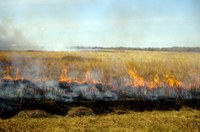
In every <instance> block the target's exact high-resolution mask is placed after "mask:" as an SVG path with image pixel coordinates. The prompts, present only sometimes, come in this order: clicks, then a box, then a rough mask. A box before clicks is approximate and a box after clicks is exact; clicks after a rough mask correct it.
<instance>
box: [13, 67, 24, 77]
mask: <svg viewBox="0 0 200 132" xmlns="http://www.w3.org/2000/svg"><path fill="white" fill-rule="evenodd" d="M14 80H24V76H23V75H22V74H21V73H20V72H19V69H18V68H17V69H16V72H15V78H14Z"/></svg>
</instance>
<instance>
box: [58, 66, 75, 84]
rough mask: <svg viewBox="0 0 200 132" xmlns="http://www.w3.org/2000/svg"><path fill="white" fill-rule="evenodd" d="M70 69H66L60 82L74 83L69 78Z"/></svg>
mask: <svg viewBox="0 0 200 132" xmlns="http://www.w3.org/2000/svg"><path fill="white" fill-rule="evenodd" d="M67 74H68V69H67V67H64V68H63V70H62V72H61V74H60V79H59V81H60V82H68V83H71V82H72V79H71V78H70V77H68V75H67Z"/></svg>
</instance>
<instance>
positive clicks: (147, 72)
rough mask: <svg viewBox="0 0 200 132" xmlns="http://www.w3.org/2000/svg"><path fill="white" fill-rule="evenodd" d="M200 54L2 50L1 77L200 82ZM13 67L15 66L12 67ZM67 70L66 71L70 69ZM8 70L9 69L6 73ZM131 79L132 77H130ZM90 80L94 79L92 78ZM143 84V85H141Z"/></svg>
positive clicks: (0, 60) (158, 82)
mask: <svg viewBox="0 0 200 132" xmlns="http://www.w3.org/2000/svg"><path fill="white" fill-rule="evenodd" d="M199 60H200V54H199V53H195V52H164V51H126V50H124V51H123V52H122V51H119V50H114V51H110V50H107V51H71V52H70V51H67V52H39V51H38V52H34V51H27V52H25V51H24V52H3V51H2V52H0V66H1V69H0V77H1V78H3V76H5V75H6V74H7V75H9V76H12V77H15V76H16V71H18V73H19V74H20V75H21V76H23V78H28V79H36V78H37V79H50V80H51V79H53V80H59V79H60V77H61V74H62V73H64V74H65V75H66V76H67V77H70V79H71V80H79V81H81V80H84V79H85V74H86V73H87V72H89V73H90V75H91V78H92V79H93V80H96V81H98V82H104V83H113V82H114V81H117V82H121V83H131V81H132V80H131V79H135V85H136V83H138V85H140V82H141V81H142V83H145V84H147V85H151V84H154V85H156V83H157V85H159V84H163V83H167V84H170V83H171V85H179V84H183V85H186V86H191V85H192V86H193V85H194V86H199V85H200V61H199ZM8 66H12V68H10V69H9V68H8ZM65 69H66V70H67V71H66V70H65ZM5 70H7V72H5ZM130 78H131V79H130ZM87 81H91V80H90V78H89V79H88V80H87ZM170 81H171V82H170ZM141 85H142V84H141Z"/></svg>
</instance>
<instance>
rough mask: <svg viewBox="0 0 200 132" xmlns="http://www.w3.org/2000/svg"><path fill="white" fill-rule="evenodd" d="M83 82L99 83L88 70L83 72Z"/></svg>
mask: <svg viewBox="0 0 200 132" xmlns="http://www.w3.org/2000/svg"><path fill="white" fill-rule="evenodd" d="M83 82H84V83H93V84H97V83H99V81H97V80H96V79H94V78H93V77H92V75H91V72H90V71H89V70H87V72H86V73H85V80H83Z"/></svg>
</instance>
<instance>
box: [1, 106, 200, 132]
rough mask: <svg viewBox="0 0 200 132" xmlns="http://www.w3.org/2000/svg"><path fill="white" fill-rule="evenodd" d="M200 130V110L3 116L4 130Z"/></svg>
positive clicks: (2, 129) (47, 131)
mask: <svg viewBox="0 0 200 132" xmlns="http://www.w3.org/2000/svg"><path fill="white" fill-rule="evenodd" d="M69 130H71V131H187V132H189V131H196V132H197V131H199V130H200V111H199V110H192V109H190V108H184V109H182V110H180V111H145V112H133V111H129V112H127V113H125V114H116V113H110V114H106V115H94V116H83V117H69V116H53V117H46V118H40V117H37V118H31V117H30V118H29V117H27V116H24V117H23V116H16V117H13V118H11V119H6V120H1V119H0V131H46V132H49V131H58V132H60V131H69Z"/></svg>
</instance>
